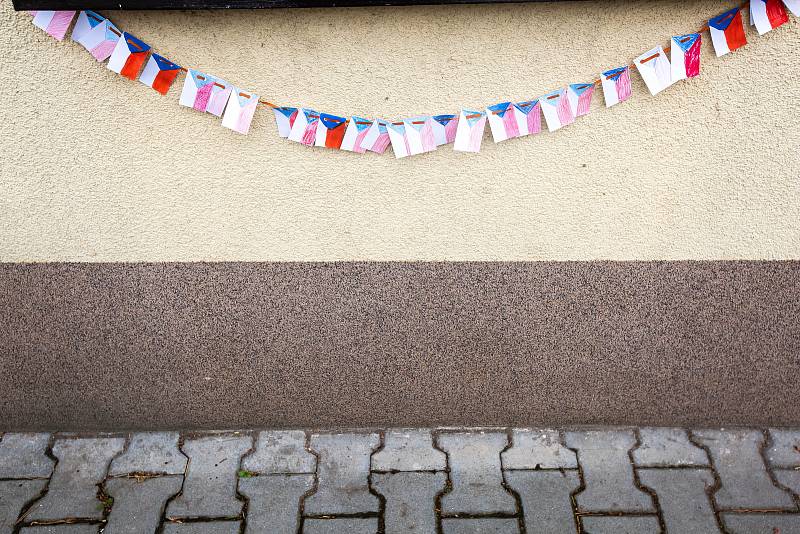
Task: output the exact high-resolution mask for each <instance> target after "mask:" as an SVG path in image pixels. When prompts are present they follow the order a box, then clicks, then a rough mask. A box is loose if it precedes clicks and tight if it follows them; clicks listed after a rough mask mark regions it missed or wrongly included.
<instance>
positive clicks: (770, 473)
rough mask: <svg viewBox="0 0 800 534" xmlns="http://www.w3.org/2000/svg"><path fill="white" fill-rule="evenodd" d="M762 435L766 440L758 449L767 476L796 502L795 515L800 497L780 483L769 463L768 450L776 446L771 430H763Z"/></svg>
mask: <svg viewBox="0 0 800 534" xmlns="http://www.w3.org/2000/svg"><path fill="white" fill-rule="evenodd" d="M761 432H762V434H764V440H763V441H762V442H761V445H760V446H759V447H758V453H759V455H760V456H761V460H762V461H763V462H764V468H765V469H766V471H767V476H769V479H770V481H771V482H772V485H773V486H775V487H776V488H778V489H779V490H781V491H784V492H786V493H788V494H789V495H790V496H791V497H792V500H793V501H794V506H795V509H794V510H792V511H793V512H794V513H797V512H798V510H800V495H795V493H794V492H793V491H792V490H791V489H789V488H788V487H786V486H784V485H783V484H781V483H780V482H779V481H778V478H777V477H776V476H775V472H774V469H773V467H772V465H771V464H770V463H769V460H768V459H767V448H769V447H771V446H772V445H774V441H773V439H772V434H770V432H769V430H762V431H761Z"/></svg>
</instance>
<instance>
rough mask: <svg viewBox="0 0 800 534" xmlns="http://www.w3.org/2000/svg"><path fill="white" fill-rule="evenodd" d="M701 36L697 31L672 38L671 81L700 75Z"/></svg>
mask: <svg viewBox="0 0 800 534" xmlns="http://www.w3.org/2000/svg"><path fill="white" fill-rule="evenodd" d="M702 41H703V38H702V37H701V36H700V34H699V33H690V34H688V35H679V36H677V37H673V38H672V61H671V63H670V64H671V68H672V81H673V82H675V81H678V80H685V79H686V78H694V77H695V76H699V75H700V45H701V43H702Z"/></svg>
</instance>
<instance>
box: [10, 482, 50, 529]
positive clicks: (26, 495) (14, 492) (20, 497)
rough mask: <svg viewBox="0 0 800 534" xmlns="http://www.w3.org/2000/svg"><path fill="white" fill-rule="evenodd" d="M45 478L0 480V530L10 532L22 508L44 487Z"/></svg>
mask: <svg viewBox="0 0 800 534" xmlns="http://www.w3.org/2000/svg"><path fill="white" fill-rule="evenodd" d="M45 484H47V481H46V480H0V532H11V531H12V530H13V528H14V523H16V521H17V518H18V517H19V514H20V512H21V511H22V508H23V507H24V506H25V505H26V504H27V503H29V502H30V501H31V500H32V499H33V498H34V497H36V496H37V495H39V494H40V493H41V492H42V490H43V489H44V486H45Z"/></svg>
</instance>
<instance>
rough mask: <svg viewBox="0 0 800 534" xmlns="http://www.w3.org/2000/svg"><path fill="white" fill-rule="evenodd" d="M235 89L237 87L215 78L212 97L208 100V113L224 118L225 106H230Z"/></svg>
mask: <svg viewBox="0 0 800 534" xmlns="http://www.w3.org/2000/svg"><path fill="white" fill-rule="evenodd" d="M234 89H235V87H233V85H231V84H229V83H228V82H226V81H225V80H220V79H219V78H215V79H214V84H213V85H212V86H211V96H210V97H209V99H208V105H206V112H208V113H211V114H212V115H215V116H217V117H222V112H223V111H225V106H226V105H227V104H228V101H229V100H230V96H231V93H232V92H233V90H234Z"/></svg>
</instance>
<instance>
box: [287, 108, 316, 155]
mask: <svg viewBox="0 0 800 534" xmlns="http://www.w3.org/2000/svg"><path fill="white" fill-rule="evenodd" d="M318 125H319V113H317V112H316V111H314V110H313V109H306V108H302V109H301V110H300V113H298V114H297V117H296V118H295V119H294V124H292V130H291V131H290V132H289V140H290V141H295V142H297V143H303V144H304V145H306V146H312V145H313V144H314V143H315V142H316V140H317V126H318Z"/></svg>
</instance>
